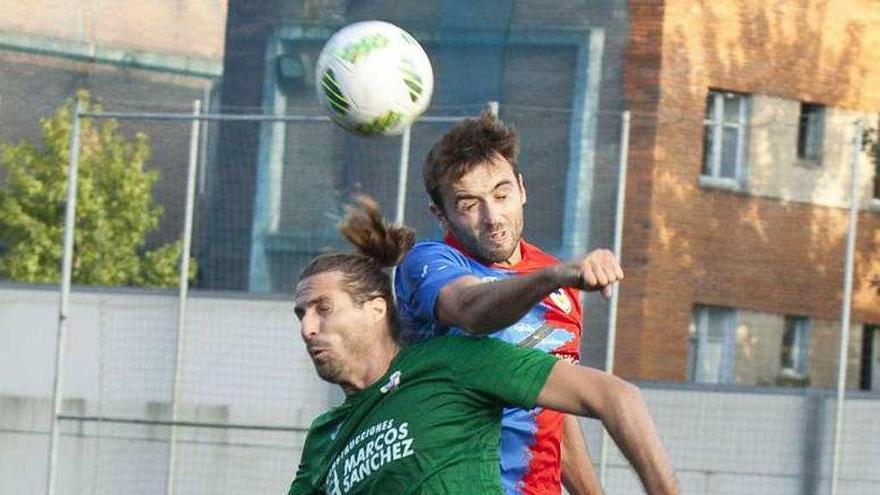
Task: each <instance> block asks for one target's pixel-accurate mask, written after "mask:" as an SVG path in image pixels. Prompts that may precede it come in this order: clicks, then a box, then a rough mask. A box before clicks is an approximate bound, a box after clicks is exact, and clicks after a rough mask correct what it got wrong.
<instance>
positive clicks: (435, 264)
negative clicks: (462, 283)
mask: <svg viewBox="0 0 880 495" xmlns="http://www.w3.org/2000/svg"><path fill="white" fill-rule="evenodd" d="M465 275H473V270H472V269H471V267H470V265H469V263H468V261H467V259H466V258H465V257H464V256H463V255H462V254H461V253H460V252H458V251H457V250H455V249H453V248H451V247H450V246H447V245H446V244H443V243H440V242H421V243H419V244H417V245H416V246H415V247H414V248H413V249H412V250H411V251H410V252H409V253H408V254H407V255H406V257H405V258H404V259H403V261H402V262H401V263H400V264H399V265H398V266H397V269H396V271H395V277H394V291H395V293H396V295H397V305H398V310H399V312H400V316H401V320H402V321H403V331H402V336H403V339H404V341H406V342H411V343H412V342H419V341H423V340H426V339H428V338H431V337H435V336H437V335H438V329H439V326H438V323H437V316H436V314H435V312H434V309H435V307H436V305H437V298H438V297H439V295H440V291H441V290H442V289H443V287H445V286H446V285H447V284H449V283H450V282H452V281H453V280H455V279H457V278H460V277H463V276H465Z"/></svg>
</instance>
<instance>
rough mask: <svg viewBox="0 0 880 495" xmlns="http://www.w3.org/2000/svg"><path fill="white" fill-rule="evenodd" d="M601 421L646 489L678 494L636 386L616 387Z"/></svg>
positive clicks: (657, 437)
mask: <svg viewBox="0 0 880 495" xmlns="http://www.w3.org/2000/svg"><path fill="white" fill-rule="evenodd" d="M615 388H616V389H617V390H616V391H615V392H614V393H613V394H612V396H610V400H609V401H608V408H607V410H605V411H602V413H601V419H602V423H603V424H604V425H605V428H606V429H607V430H608V433H609V434H610V435H611V437H612V438H613V439H614V441H615V443H617V446H618V447H619V448H620V450H621V452H623V454H624V456H625V457H626V458H627V459H628V460H629V462H630V463H631V464H632V466H633V468H635V470H636V472H637V473H638V475H639V478H640V479H641V480H642V484H643V485H644V486H645V489H646V490H647V492H648V493H649V494H651V495H654V494H663V495H666V494H677V493H679V490H678V483H677V481H676V479H675V473H674V472H673V470H672V465H671V464H670V463H669V459H668V458H667V456H666V451H665V450H664V448H663V445H662V443H661V442H660V437H659V435H658V434H657V430H656V428H655V427H654V422H653V421H652V420H651V416H650V414H649V413H648V407H647V405H646V404H645V401H644V399H643V398H642V394H641V392H640V391H639V389H638V388H636V387H635V386H633V385H630V384H625V386H620V387H615Z"/></svg>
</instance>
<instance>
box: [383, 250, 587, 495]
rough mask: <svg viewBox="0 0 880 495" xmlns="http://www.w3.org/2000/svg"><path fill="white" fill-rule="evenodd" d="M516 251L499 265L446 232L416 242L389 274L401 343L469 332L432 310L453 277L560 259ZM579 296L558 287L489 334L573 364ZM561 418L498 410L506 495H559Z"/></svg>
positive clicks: (524, 268) (489, 276) (538, 411)
mask: <svg viewBox="0 0 880 495" xmlns="http://www.w3.org/2000/svg"><path fill="white" fill-rule="evenodd" d="M520 248H521V251H522V260H521V261H520V262H519V263H518V264H517V265H515V266H513V267H509V268H508V267H504V268H501V267H497V266H486V265H483V264H482V263H480V262H479V261H477V260H476V259H474V258H473V257H471V256H469V255H468V254H467V253H466V251H465V250H464V249H463V248H462V247H461V246H460V245H459V244H458V243H457V242H456V241H455V239H452V238H451V237H447V238H446V240H445V242H442V243H441V242H420V243H418V244H416V245H415V246H414V247H413V249H412V250H411V251H410V252H409V253H408V254H407V256H406V257H405V258H404V260H403V261H402V262H401V263H400V265H398V267H397V270H396V273H395V292H396V294H397V304H398V308H399V311H400V315H401V320H402V322H403V330H402V338H403V340H404V341H405V342H407V343H415V342H422V341H425V340H427V339H430V338H432V337H436V336H441V335H467V332H465V331H464V330H463V329H461V328H458V327H454V326H448V327H446V326H442V325H440V324H439V323H438V322H437V319H436V316H435V312H434V309H435V306H436V302H437V297H438V296H439V294H440V290H441V289H442V288H443V287H444V286H446V284H448V283H450V282H452V281H453V280H455V279H457V278H459V277H462V276H466V275H471V276H475V277H478V278H480V279H482V280H484V281H491V280H498V279H503V278H506V277H515V276H517V275H521V274H526V273H530V272H533V271H537V270H540V269H542V268H545V267H547V266H551V265H555V264H558V263H559V260H557V259H556V258H554V257H553V256H551V255H549V254H547V253H545V252H544V251H542V250H540V249H539V248H537V247H536V246H533V245H531V244H529V243H527V242H525V241H521V243H520ZM578 295H579V294H578V291H577V290H575V289H570V288H564V289H559V290H557V291H555V292H554V293H552V294H550V295H549V296H547V297H545V298H544V300H543V301H541V303H539V304H537V305H535V307H533V308H532V309H531V310H530V311H529V312H528V313H527V314H526V315H524V316H523V317H522V318H521V319H520V320H519V321H517V322H516V323H514V324H513V325H510V326H508V327H506V328H502V329H500V330H498V331H496V332H494V333H492V334H490V337H493V338H496V339H500V340H503V341H505V342H509V343H511V344H515V345H518V346H522V347H530V348H533V349H537V350H541V351H544V352H547V353H551V354H555V355H556V356H559V357H560V358H565V359H570V360H574V361H577V360H578V359H579V357H580V336H581V319H582V316H581V305H580V300H579V297H578ZM513 379H515V377H513ZM563 417H564V416H563V414H561V413H559V412H556V411H553V410H549V409H544V408H541V407H536V408H534V409H531V410H522V409H515V408H508V409H505V410H504V412H503V417H502V422H501V441H500V445H499V452H498V453H499V457H500V461H501V478H502V482H503V484H504V488H505V491H506V493H507V494H529V495H532V494H541V495H544V494H554V495H557V494H559V493H560V491H561V486H562V484H561V459H560V456H561V453H560V445H561V439H562V420H563Z"/></svg>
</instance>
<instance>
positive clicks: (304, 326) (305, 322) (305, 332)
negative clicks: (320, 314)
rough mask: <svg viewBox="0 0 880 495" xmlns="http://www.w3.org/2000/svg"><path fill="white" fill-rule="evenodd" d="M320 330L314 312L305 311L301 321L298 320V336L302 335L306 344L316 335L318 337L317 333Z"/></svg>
mask: <svg viewBox="0 0 880 495" xmlns="http://www.w3.org/2000/svg"><path fill="white" fill-rule="evenodd" d="M319 330H320V325H319V322H318V318H317V317H316V315H315V312H314V311H306V314H305V315H303V317H302V320H300V329H299V331H300V335H302V339H303V340H304V341H305V342H306V343H308V342H309V341H310V340H312V339H313V338H314V337H315V336H316V335H318V331H319Z"/></svg>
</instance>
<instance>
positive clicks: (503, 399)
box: [446, 337, 558, 409]
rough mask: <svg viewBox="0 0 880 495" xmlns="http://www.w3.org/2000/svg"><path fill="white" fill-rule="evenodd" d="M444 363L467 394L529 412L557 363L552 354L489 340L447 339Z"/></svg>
mask: <svg viewBox="0 0 880 495" xmlns="http://www.w3.org/2000/svg"><path fill="white" fill-rule="evenodd" d="M446 339H448V340H449V341H450V343H449V345H448V346H449V352H452V353H454V356H450V357H449V359H448V360H447V362H448V363H449V366H450V367H451V368H452V369H453V371H454V372H455V373H456V380H457V381H458V382H459V384H460V385H461V386H462V388H465V389H467V390H471V391H474V392H477V393H478V394H480V395H483V396H486V397H489V398H491V399H492V400H493V401H494V402H497V403H498V404H500V405H504V406H515V407H520V408H523V409H531V408H532V407H534V406H535V400H536V399H537V397H538V393H540V392H541V389H542V388H543V387H544V383H546V381H547V378H548V377H549V376H550V371H551V370H552V369H553V366H554V365H555V364H556V363H557V362H558V358H556V357H554V356H553V355H551V354H547V353H545V352H541V351H538V350H534V349H526V348H522V347H517V346H514V345H512V344H509V343H507V342H503V341H500V340H498V339H493V338H489V337H480V338H476V337H446Z"/></svg>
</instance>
